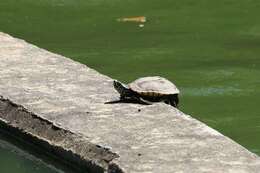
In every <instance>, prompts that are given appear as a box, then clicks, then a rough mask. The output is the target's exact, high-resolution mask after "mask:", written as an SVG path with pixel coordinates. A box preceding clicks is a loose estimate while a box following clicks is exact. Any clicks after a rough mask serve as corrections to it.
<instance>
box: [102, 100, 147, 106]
mask: <svg viewBox="0 0 260 173" xmlns="http://www.w3.org/2000/svg"><path fill="white" fill-rule="evenodd" d="M117 103H132V104H141V105H149V104H147V103H143V102H141V101H138V100H112V101H108V102H105V103H104V104H117Z"/></svg>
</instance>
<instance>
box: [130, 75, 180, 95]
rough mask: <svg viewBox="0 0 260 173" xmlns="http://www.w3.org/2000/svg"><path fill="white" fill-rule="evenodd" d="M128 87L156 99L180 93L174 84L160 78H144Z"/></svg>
mask: <svg viewBox="0 0 260 173" xmlns="http://www.w3.org/2000/svg"><path fill="white" fill-rule="evenodd" d="M128 86H129V88H130V89H131V90H133V91H135V92H137V93H139V94H140V95H143V96H152V97H156V96H163V95H171V94H179V93H180V91H179V90H178V88H177V87H176V86H175V85H174V84H173V83H172V82H170V81H169V80H167V79H165V78H163V77H160V76H152V77H142V78H139V79H137V80H135V81H133V82H131V83H130V84H128Z"/></svg>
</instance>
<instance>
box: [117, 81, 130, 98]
mask: <svg viewBox="0 0 260 173" xmlns="http://www.w3.org/2000/svg"><path fill="white" fill-rule="evenodd" d="M113 84H114V88H115V89H116V90H117V92H118V93H119V94H120V96H121V97H122V98H127V97H131V95H132V92H131V90H130V89H129V88H128V87H127V86H126V85H124V84H123V83H121V82H119V81H117V80H114V83H113Z"/></svg>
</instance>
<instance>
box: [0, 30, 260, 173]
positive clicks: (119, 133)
mask: <svg viewBox="0 0 260 173" xmlns="http://www.w3.org/2000/svg"><path fill="white" fill-rule="evenodd" d="M0 95H1V96H2V98H0V100H1V102H0V105H1V107H0V108H1V109H0V120H1V121H2V122H5V123H6V124H8V125H10V126H12V127H17V128H18V129H19V130H20V131H23V132H26V133H27V134H28V133H29V134H31V135H34V136H36V137H38V138H40V139H41V140H42V141H46V143H47V144H46V145H50V146H52V145H54V146H58V147H61V148H64V150H70V151H71V152H72V153H74V154H76V155H78V156H79V157H80V159H83V160H84V159H86V160H87V162H89V161H93V162H92V163H93V164H89V165H88V166H89V167H91V166H93V165H97V166H99V167H101V168H103V171H108V170H109V169H110V168H111V167H119V168H120V169H121V170H120V169H112V168H111V169H110V170H109V171H108V172H121V171H122V172H126V173H137V172H138V173H175V172H183V173H186V172H187V173H190V172H192V173H196V172H198V173H200V172H212V173H213V172H214V173H222V172H229V173H231V172H234V173H245V172H250V173H251V172H253V173H258V172H260V159H259V157H258V156H256V155H255V154H253V153H251V152H249V151H248V150H246V149H245V148H243V147H242V146H240V145H239V144H237V143H235V142H233V141H232V140H230V139H229V138H227V137H225V136H223V135H221V134H220V133H218V132H216V131H215V130H213V129H211V128H209V127H208V126H206V125H205V124H203V123H201V122H199V121H197V120H195V119H193V118H191V117H190V116H188V115H185V114H183V113H182V112H180V111H178V110H177V109H174V108H173V107H170V106H167V105H164V104H160V103H158V104H154V105H149V106H145V105H138V104H104V103H105V102H107V101H111V100H114V99H116V98H117V97H118V95H117V93H116V92H115V91H114V89H113V88H112V79H110V78H109V77H107V76H104V75H101V74H99V73H98V72H96V71H94V70H92V69H90V68H88V67H86V66H85V65H82V64H79V63H77V62H74V61H72V60H70V59H67V58H64V57H62V56H60V55H56V54H53V53H50V52H48V51H45V50H43V49H40V48H37V47H36V46H33V45H30V44H28V43H26V42H24V41H22V40H19V39H15V38H12V37H10V36H9V35H6V34H4V33H0ZM7 99H8V100H7ZM13 103H15V104H13ZM9 104H10V105H13V106H14V107H13V108H11V109H10V110H9V111H8V110H7V108H8V107H9V108H10V105H9ZM8 105H9V106H8ZM19 105H21V106H22V107H21V106H19ZM16 108H17V109H16ZM13 109H15V111H18V112H19V111H22V112H27V113H29V114H30V116H31V117H34V118H35V117H37V118H38V119H39V120H41V121H43V122H45V123H46V124H48V126H46V127H49V128H46V131H47V130H48V129H51V128H50V127H51V126H55V127H56V126H57V128H58V129H59V131H61V132H62V131H63V130H64V131H66V133H69V134H70V135H69V136H73V137H74V138H73V140H74V141H73V140H72V141H69V142H68V143H69V144H66V141H67V140H66V135H64V136H65V137H64V140H62V139H63V138H59V140H58V139H57V140H56V138H55V137H54V138H52V137H50V136H49V134H48V133H45V134H43V132H39V126H37V125H36V126H34V129H36V130H34V129H32V128H31V127H32V126H33V125H32V124H34V123H35V122H33V121H32V122H31V123H30V122H27V123H20V122H21V121H19V118H18V117H20V118H21V116H25V115H23V114H19V116H17V117H15V116H13V117H15V118H10V117H12V116H10V115H14V114H16V113H13V111H12V110H13ZM27 113H26V115H27ZM29 114H28V115H29ZM30 116H28V117H30ZM8 118H9V119H8ZM16 118H17V120H18V121H17V120H16V121H15V119H16ZM37 118H36V119H37ZM62 136H63V135H62ZM69 138H71V137H69ZM77 138H78V139H79V141H82V145H81V149H80V151H78V150H76V149H74V148H73V146H71V145H72V144H71V142H72V143H73V142H74V143H75V144H76V143H77V142H75V141H77V140H76V139H77ZM96 146H98V148H100V150H101V151H100V150H94V151H92V150H91V151H90V152H87V149H88V148H94V149H96ZM100 146H101V147H100ZM84 147H85V148H86V151H85V150H84ZM103 151H104V153H103ZM95 152H97V154H96V155H95V154H93V153H95ZM111 165H112V166H111Z"/></svg>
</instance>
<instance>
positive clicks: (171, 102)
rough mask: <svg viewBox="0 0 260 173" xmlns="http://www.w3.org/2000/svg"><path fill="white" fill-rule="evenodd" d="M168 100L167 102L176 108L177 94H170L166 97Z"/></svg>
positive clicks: (177, 102)
mask: <svg viewBox="0 0 260 173" xmlns="http://www.w3.org/2000/svg"><path fill="white" fill-rule="evenodd" d="M168 101H169V104H170V105H171V106H173V107H176V108H178V104H179V98H178V95H177V94H174V95H171V96H170V97H169V98H168Z"/></svg>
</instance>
